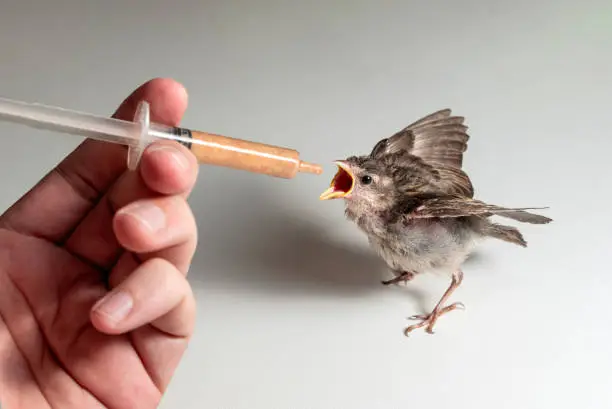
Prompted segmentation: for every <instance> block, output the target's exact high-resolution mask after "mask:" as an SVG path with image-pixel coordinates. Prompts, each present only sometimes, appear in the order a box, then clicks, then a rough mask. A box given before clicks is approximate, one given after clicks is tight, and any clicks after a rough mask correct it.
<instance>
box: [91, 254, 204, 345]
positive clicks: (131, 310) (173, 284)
mask: <svg viewBox="0 0 612 409" xmlns="http://www.w3.org/2000/svg"><path fill="white" fill-rule="evenodd" d="M194 319H195V301H194V298H193V293H192V291H191V287H190V286H189V283H188V282H187V280H186V278H185V276H184V275H183V274H181V272H180V271H178V270H177V269H176V267H174V265H172V264H171V263H169V262H168V261H166V260H164V259H159V258H155V259H150V260H148V261H147V262H145V263H142V264H141V265H140V266H138V268H136V270H134V272H133V273H132V274H130V275H129V276H128V277H127V278H126V279H125V280H124V281H123V282H121V284H119V285H118V286H117V287H115V288H114V289H113V290H112V291H111V292H110V293H108V294H107V295H105V296H104V297H103V298H102V299H101V300H99V301H98V302H97V303H96V304H95V305H94V306H93V307H92V310H91V321H92V324H93V325H94V326H95V327H96V328H97V329H98V330H99V331H101V332H104V333H107V334H121V333H125V332H128V331H132V330H134V329H137V328H140V327H142V326H143V325H146V324H150V325H151V326H152V327H154V328H156V329H157V330H159V331H161V332H162V333H164V334H168V335H172V336H174V337H183V338H189V337H190V336H191V334H192V332H193V327H194Z"/></svg>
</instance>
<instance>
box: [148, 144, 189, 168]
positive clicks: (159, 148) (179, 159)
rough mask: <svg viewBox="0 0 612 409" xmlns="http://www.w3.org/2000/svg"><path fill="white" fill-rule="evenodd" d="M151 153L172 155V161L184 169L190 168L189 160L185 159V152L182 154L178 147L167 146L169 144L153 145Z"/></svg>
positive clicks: (150, 149)
mask: <svg viewBox="0 0 612 409" xmlns="http://www.w3.org/2000/svg"><path fill="white" fill-rule="evenodd" d="M149 152H150V153H155V152H165V153H168V154H170V156H171V157H172V160H173V161H174V162H175V163H176V164H177V165H178V166H179V167H181V168H182V169H187V168H188V167H189V160H188V159H187V158H186V157H185V155H184V154H183V152H181V151H180V150H179V149H178V148H177V147H176V146H172V145H167V144H159V145H152V146H151V147H150V148H149Z"/></svg>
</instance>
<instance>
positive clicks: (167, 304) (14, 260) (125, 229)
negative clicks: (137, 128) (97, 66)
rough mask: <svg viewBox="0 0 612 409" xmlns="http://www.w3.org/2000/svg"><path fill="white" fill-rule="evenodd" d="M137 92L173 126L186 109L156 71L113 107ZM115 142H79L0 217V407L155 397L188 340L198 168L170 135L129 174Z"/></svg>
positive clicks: (112, 404)
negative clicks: (191, 199) (192, 199)
mask: <svg viewBox="0 0 612 409" xmlns="http://www.w3.org/2000/svg"><path fill="white" fill-rule="evenodd" d="M141 100H147V101H148V102H149V104H150V106H151V107H150V108H151V120H152V121H156V122H160V123H165V124H168V125H172V126H176V125H178V123H179V121H180V119H181V118H182V116H183V113H184V111H185V109H186V107H187V93H186V91H185V90H184V88H183V87H182V86H181V85H180V84H177V83H176V82H174V81H171V80H167V79H155V80H152V81H150V82H148V83H146V84H144V85H142V86H141V87H140V88H138V89H137V90H135V91H134V92H133V93H132V94H131V95H130V96H129V97H128V98H127V99H126V100H125V101H124V102H123V103H122V104H121V105H120V107H119V108H118V109H117V111H116V113H115V115H114V117H116V118H120V119H127V120H132V118H133V116H134V111H135V109H136V106H137V104H138V102H139V101H141ZM126 153H127V150H126V148H125V147H123V146H119V145H114V144H105V143H102V142H97V141H93V140H87V141H85V142H84V143H83V144H82V145H80V146H79V147H78V148H77V149H76V150H75V151H74V152H72V153H71V154H70V155H69V156H68V157H67V158H66V159H64V161H62V162H61V163H60V164H59V165H58V166H57V167H56V168H55V169H54V170H53V171H52V172H50V173H49V174H48V175H47V176H46V177H45V178H43V180H41V182H40V183H39V184H37V185H36V186H35V187H34V188H33V189H32V190H31V191H30V192H28V193H27V194H26V195H25V196H24V197H22V198H21V199H20V200H19V201H18V202H17V203H15V204H14V205H13V206H12V207H11V208H10V209H9V210H8V211H7V212H6V213H5V214H3V215H2V216H0V404H1V405H2V407H3V408H7V409H17V408H27V409H33V408H36V409H39V408H62V409H64V408H65V409H68V408H79V409H88V408H100V407H105V408H117V409H120V408H126V409H127V408H129V409H140V408H155V407H157V405H158V404H159V401H160V399H161V397H162V394H163V392H164V390H165V388H166V387H167V385H168V383H169V381H170V379H171V377H172V374H173V372H174V370H175V369H176V366H177V365H178V363H179V361H180V359H181V357H182V355H183V352H184V350H185V348H186V347H187V343H188V341H189V338H190V336H191V334H192V331H193V325H194V316H195V301H194V298H193V295H192V292H191V288H190V286H189V284H188V282H187V280H186V278H185V277H186V274H187V270H188V268H189V265H190V262H191V259H192V257H193V253H194V252H195V247H196V243H197V230H196V225H195V221H194V218H193V215H192V213H191V210H190V208H189V206H188V204H187V202H186V198H187V196H188V194H189V193H190V191H191V189H192V187H193V185H194V183H195V181H196V178H197V169H198V166H197V163H196V160H195V157H194V156H193V155H192V154H191V153H190V152H189V151H188V150H187V149H186V148H185V147H183V146H181V145H179V144H178V143H176V142H172V141H168V142H163V143H157V144H154V145H152V146H150V147H149V148H148V149H147V150H146V151H145V153H144V154H143V157H142V159H141V163H140V166H139V169H138V170H137V171H135V172H130V171H126ZM109 290H110V292H109ZM103 296H104V298H103V300H105V301H106V303H103V304H96V302H97V301H98V300H100V299H101V298H102V297H103ZM94 304H96V305H94Z"/></svg>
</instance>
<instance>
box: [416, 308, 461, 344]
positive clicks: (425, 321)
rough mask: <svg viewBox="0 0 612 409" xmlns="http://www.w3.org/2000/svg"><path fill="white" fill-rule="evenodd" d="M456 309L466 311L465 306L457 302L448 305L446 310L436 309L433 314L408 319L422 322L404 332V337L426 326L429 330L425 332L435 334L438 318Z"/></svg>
mask: <svg viewBox="0 0 612 409" xmlns="http://www.w3.org/2000/svg"><path fill="white" fill-rule="evenodd" d="M456 309H460V310H465V305H464V304H463V303H461V302H456V303H453V304H450V305H447V306H446V307H444V308H440V309H434V310H433V311H432V312H431V314H417V315H413V316H411V317H408V319H409V320H420V321H421V322H419V323H418V324H414V325H411V326H409V327H407V328H406V329H405V330H404V335H405V336H408V334H410V333H411V332H412V331H414V330H416V329H419V328H422V327H424V326H427V328H426V329H425V332H427V333H429V334H432V335H433V334H434V330H433V327H434V325H435V323H436V321H437V320H438V318H440V317H441V316H442V315H443V314H446V313H447V312H450V311H453V310H456Z"/></svg>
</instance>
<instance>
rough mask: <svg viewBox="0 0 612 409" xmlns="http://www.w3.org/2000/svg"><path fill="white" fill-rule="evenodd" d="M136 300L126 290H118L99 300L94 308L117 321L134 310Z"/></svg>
mask: <svg viewBox="0 0 612 409" xmlns="http://www.w3.org/2000/svg"><path fill="white" fill-rule="evenodd" d="M133 305H134V300H132V297H131V296H130V295H129V294H128V293H126V292H124V291H117V292H115V293H110V294H108V295H106V296H105V297H104V298H102V299H101V300H100V301H98V302H97V303H96V304H95V305H94V306H93V310H94V311H96V312H98V313H100V314H104V315H106V316H107V317H108V318H110V319H111V320H112V321H114V322H115V323H117V322H119V321H121V320H123V319H124V318H125V317H126V316H127V315H128V314H129V313H130V311H131V310H132V306H133Z"/></svg>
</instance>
